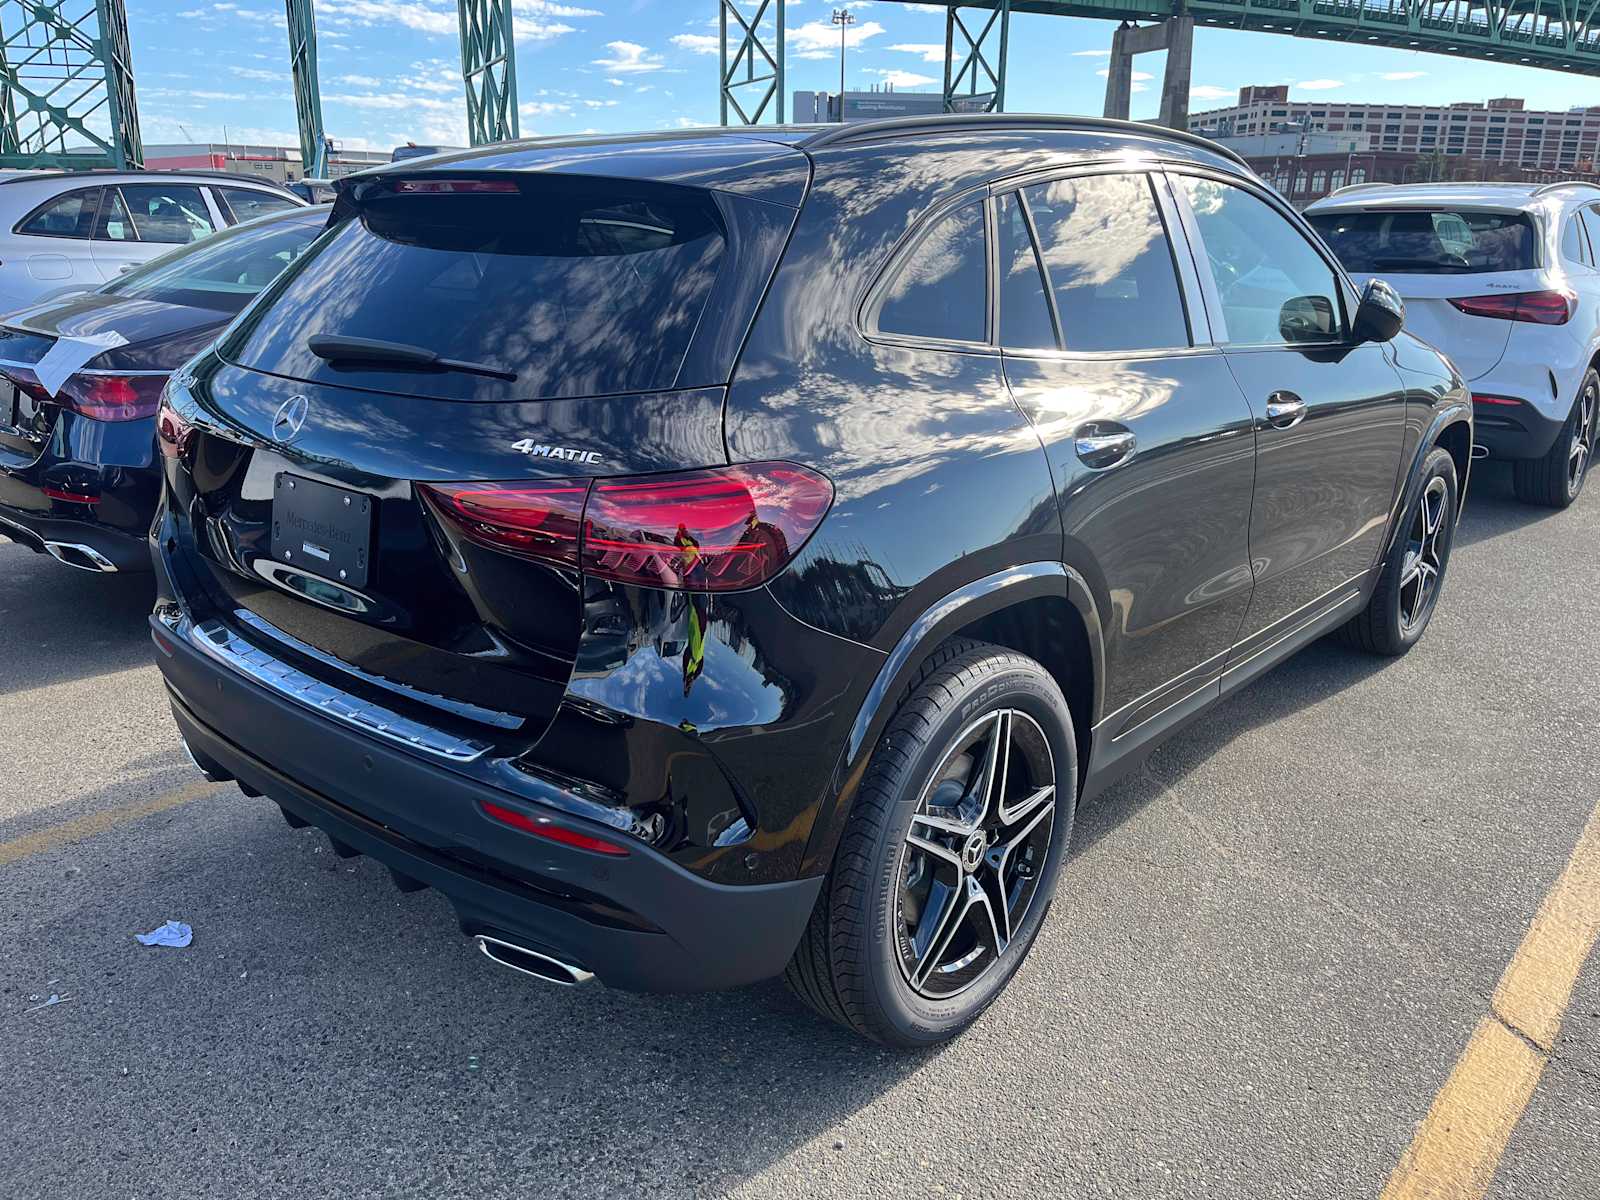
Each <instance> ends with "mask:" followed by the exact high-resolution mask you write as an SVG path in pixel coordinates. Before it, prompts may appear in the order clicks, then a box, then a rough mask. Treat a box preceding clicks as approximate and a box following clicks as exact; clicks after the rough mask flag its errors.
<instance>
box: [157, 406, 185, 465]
mask: <svg viewBox="0 0 1600 1200" xmlns="http://www.w3.org/2000/svg"><path fill="white" fill-rule="evenodd" d="M193 437H194V426H192V425H190V424H189V422H187V421H185V420H184V419H183V418H182V417H180V416H179V415H178V414H177V412H176V411H175V410H174V409H173V407H172V406H171V405H170V404H165V403H163V404H162V405H161V409H160V411H159V412H157V413H156V443H157V445H159V446H160V447H161V454H162V456H163V457H165V458H181V457H182V456H183V452H184V451H185V450H187V449H188V448H189V440H190V439H191V438H193Z"/></svg>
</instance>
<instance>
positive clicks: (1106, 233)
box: [1022, 175, 1189, 351]
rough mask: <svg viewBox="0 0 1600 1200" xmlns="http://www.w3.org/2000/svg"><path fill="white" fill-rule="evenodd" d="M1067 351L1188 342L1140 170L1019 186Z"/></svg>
mask: <svg viewBox="0 0 1600 1200" xmlns="http://www.w3.org/2000/svg"><path fill="white" fill-rule="evenodd" d="M1022 194H1023V196H1024V197H1026V199H1027V203H1028V210H1029V212H1030V213H1032V215H1033V222H1034V227H1035V228H1036V229H1037V230H1038V233H1039V248H1040V251H1041V252H1042V254H1043V256H1044V265H1045V273H1046V275H1047V276H1048V277H1049V280H1050V287H1051V290H1052V292H1053V293H1054V296H1055V302H1056V313H1057V315H1058V317H1059V318H1060V321H1061V340H1062V342H1063V343H1064V344H1065V348H1066V349H1068V350H1087V351H1095V350H1167V349H1174V348H1178V347H1185V346H1188V345H1189V325H1188V320H1187V318H1186V317H1185V315H1184V308H1183V294H1182V292H1181V291H1180V290H1179V285H1178V276H1177V269H1176V267H1175V266H1174V265H1173V261H1172V247H1171V244H1170V243H1169V242H1168V241H1167V233H1166V229H1165V227H1164V225H1163V224H1162V221H1161V211H1160V209H1159V208H1157V206H1156V200H1155V195H1154V193H1152V192H1151V190H1150V183H1149V180H1148V179H1147V178H1146V177H1145V176H1144V175H1085V176H1082V177H1079V178H1076V179H1061V180H1057V181H1055V182H1053V183H1045V184H1039V185H1036V186H1034V187H1029V188H1024V189H1023V192H1022Z"/></svg>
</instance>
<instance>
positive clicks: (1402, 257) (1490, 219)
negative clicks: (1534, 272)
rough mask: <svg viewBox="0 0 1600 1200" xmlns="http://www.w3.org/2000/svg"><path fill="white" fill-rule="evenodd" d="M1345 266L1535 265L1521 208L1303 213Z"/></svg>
mask: <svg viewBox="0 0 1600 1200" xmlns="http://www.w3.org/2000/svg"><path fill="white" fill-rule="evenodd" d="M1306 219H1307V220H1308V221H1310V222H1311V224H1312V225H1313V226H1315V228H1316V230H1317V232H1318V233H1320V234H1321V235H1322V236H1323V238H1324V239H1325V240H1326V241H1327V243H1328V245H1329V246H1330V247H1331V248H1332V249H1333V252H1334V253H1335V254H1337V255H1338V256H1339V261H1340V262H1342V263H1344V266H1345V270H1347V271H1352V272H1355V273H1356V274H1362V275H1370V274H1374V273H1376V272H1379V271H1383V272H1387V273H1389V274H1407V273H1411V274H1452V275H1469V274H1478V273H1482V272H1489V271H1527V270H1531V269H1532V268H1534V267H1536V266H1538V265H1539V263H1538V257H1537V255H1536V253H1535V251H1534V233H1533V222H1532V221H1531V220H1530V219H1529V218H1528V217H1527V216H1526V215H1524V214H1523V213H1488V212H1456V211H1453V210H1449V209H1428V210H1421V209H1415V210H1406V211H1403V212H1397V211H1393V210H1389V211H1384V210H1373V211H1369V212H1327V213H1307V214H1306Z"/></svg>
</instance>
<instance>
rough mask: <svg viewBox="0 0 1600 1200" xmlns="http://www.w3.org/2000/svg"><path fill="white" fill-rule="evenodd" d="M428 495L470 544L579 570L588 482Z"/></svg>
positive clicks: (465, 488)
mask: <svg viewBox="0 0 1600 1200" xmlns="http://www.w3.org/2000/svg"><path fill="white" fill-rule="evenodd" d="M427 490H428V491H430V492H432V493H433V494H434V495H435V496H437V497H438V498H439V499H440V500H441V501H443V503H444V507H445V512H446V513H447V514H448V515H449V516H451V517H453V518H454V519H455V521H456V523H457V524H459V525H460V526H461V527H462V529H463V530H465V531H466V533H467V535H468V536H469V537H471V538H472V539H473V540H474V541H478V542H482V543H484V544H485V545H489V546H494V547H495V548H496V549H499V550H509V551H510V552H511V553H513V554H520V555H523V556H525V557H528V558H540V559H544V560H546V561H548V562H556V563H560V564H561V565H562V566H567V567H575V566H577V565H578V532H579V528H580V525H581V523H582V521H583V500H584V497H585V496H587V495H588V494H589V481H588V480H587V479H549V480H545V481H544V482H542V483H466V484H461V483H447V484H433V485H431V486H429V487H428V488H427Z"/></svg>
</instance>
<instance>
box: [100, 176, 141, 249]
mask: <svg viewBox="0 0 1600 1200" xmlns="http://www.w3.org/2000/svg"><path fill="white" fill-rule="evenodd" d="M94 236H95V239H96V240H97V241H102V242H136V241H138V240H139V235H138V234H137V233H135V232H134V229H133V219H132V218H131V217H129V216H128V206H127V205H126V204H124V203H123V202H122V192H121V191H120V190H119V189H117V188H107V189H106V202H105V203H104V204H102V205H101V206H100V222H99V224H97V225H96V226H95V228H94Z"/></svg>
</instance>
